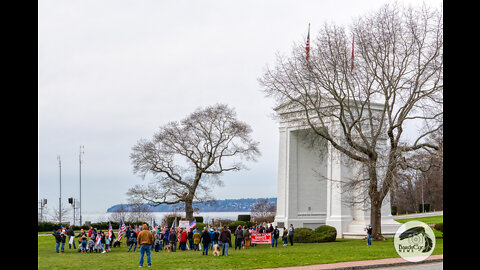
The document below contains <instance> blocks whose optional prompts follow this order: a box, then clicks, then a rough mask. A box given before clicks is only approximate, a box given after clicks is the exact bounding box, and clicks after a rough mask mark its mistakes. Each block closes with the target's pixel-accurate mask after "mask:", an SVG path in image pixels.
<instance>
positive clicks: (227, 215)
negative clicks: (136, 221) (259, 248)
mask: <svg viewBox="0 0 480 270" xmlns="http://www.w3.org/2000/svg"><path fill="white" fill-rule="evenodd" d="M170 213H171V212H151V213H150V214H151V215H152V217H153V218H154V219H155V222H156V223H160V222H161V221H162V219H163V218H164V217H165V215H167V214H170ZM179 213H180V214H181V215H182V216H185V212H179ZM249 214H250V212H200V213H198V214H196V213H194V214H193V216H195V217H197V216H201V217H203V222H204V223H206V222H207V221H208V222H211V220H212V219H231V220H237V218H238V215H249ZM111 215H112V213H106V212H92V213H82V221H83V222H85V221H90V222H91V223H96V222H104V221H108V220H109V218H110V216H111ZM70 223H71V221H70Z"/></svg>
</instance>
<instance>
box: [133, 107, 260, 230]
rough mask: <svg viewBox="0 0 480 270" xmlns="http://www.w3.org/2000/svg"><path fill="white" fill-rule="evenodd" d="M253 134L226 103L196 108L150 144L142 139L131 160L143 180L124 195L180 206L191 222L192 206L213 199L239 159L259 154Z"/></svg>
mask: <svg viewBox="0 0 480 270" xmlns="http://www.w3.org/2000/svg"><path fill="white" fill-rule="evenodd" d="M251 132H252V129H251V128H250V126H249V125H248V124H246V123H244V122H242V121H239V120H237V119H236V113H235V111H234V109H232V108H230V107H228V106H227V105H224V104H217V105H213V106H209V107H206V108H199V109H197V110H196V111H194V112H193V113H192V114H190V115H189V116H187V117H186V118H184V119H183V120H181V121H173V122H170V123H168V124H166V125H164V126H162V127H160V130H159V131H158V132H157V133H155V134H154V136H153V138H152V139H151V140H145V139H141V140H140V141H139V142H138V143H137V144H136V145H135V146H134V147H133V148H132V150H133V152H132V153H131V155H130V158H131V160H132V163H133V168H134V172H135V173H137V174H140V175H141V176H143V177H144V178H145V176H146V175H147V174H151V175H153V176H154V179H153V181H151V182H150V183H149V184H148V185H146V186H140V185H136V186H134V187H133V188H131V189H129V191H128V192H127V195H129V196H130V197H131V198H137V199H140V200H143V201H146V202H149V203H150V204H152V205H159V204H176V203H184V206H185V214H186V219H187V220H189V221H193V212H194V208H193V202H194V200H195V201H198V202H200V201H205V200H207V199H212V198H213V197H212V196H211V195H212V194H211V193H210V187H211V186H213V185H221V184H222V181H221V179H219V176H220V175H222V174H223V173H224V172H229V171H238V170H240V169H242V168H244V165H243V164H242V162H241V160H242V159H244V160H252V161H256V157H257V156H259V155H260V151H259V149H258V142H256V141H254V140H253V139H252V138H251V137H250V134H251Z"/></svg>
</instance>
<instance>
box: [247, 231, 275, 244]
mask: <svg viewBox="0 0 480 270" xmlns="http://www.w3.org/2000/svg"><path fill="white" fill-rule="evenodd" d="M251 237H252V244H272V235H271V234H270V233H252V235H251Z"/></svg>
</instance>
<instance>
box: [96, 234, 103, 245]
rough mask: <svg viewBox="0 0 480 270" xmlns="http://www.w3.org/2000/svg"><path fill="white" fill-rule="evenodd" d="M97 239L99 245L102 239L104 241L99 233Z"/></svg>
mask: <svg viewBox="0 0 480 270" xmlns="http://www.w3.org/2000/svg"><path fill="white" fill-rule="evenodd" d="M96 240H97V241H96V242H95V245H97V246H99V245H100V241H102V236H101V235H100V233H99V234H97V239H96Z"/></svg>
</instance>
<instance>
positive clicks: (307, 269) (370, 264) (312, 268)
mask: <svg viewBox="0 0 480 270" xmlns="http://www.w3.org/2000/svg"><path fill="white" fill-rule="evenodd" d="M433 262H443V254H441V255H432V256H430V257H428V258H427V259H426V260H424V261H421V262H418V263H412V262H409V261H406V260H404V259H402V258H390V259H380V260H370V261H353V262H340V263H327V264H316V265H306V266H293V267H280V268H265V269H262V270H273V269H276V270H278V269H286V270H287V269H288V270H320V269H372V268H381V267H396V266H406V265H410V266H411V265H419V264H424V263H433Z"/></svg>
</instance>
